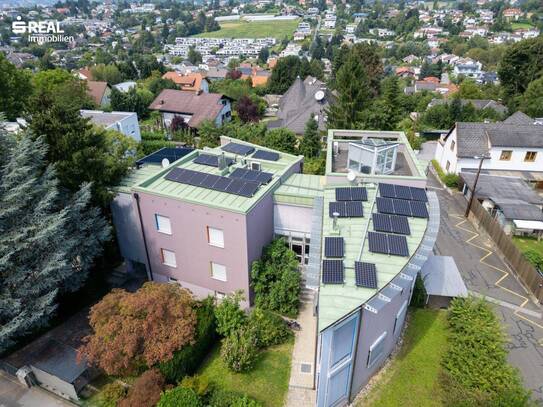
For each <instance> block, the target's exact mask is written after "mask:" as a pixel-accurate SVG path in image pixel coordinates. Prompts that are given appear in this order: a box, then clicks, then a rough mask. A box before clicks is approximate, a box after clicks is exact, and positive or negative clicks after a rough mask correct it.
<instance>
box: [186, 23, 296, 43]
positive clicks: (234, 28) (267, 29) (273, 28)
mask: <svg viewBox="0 0 543 407" xmlns="http://www.w3.org/2000/svg"><path fill="white" fill-rule="evenodd" d="M220 25H221V29H220V30H218V31H211V32H205V33H201V34H198V35H195V37H204V38H265V37H274V38H276V39H277V40H282V39H283V38H285V37H288V38H292V34H293V33H294V31H295V30H296V27H298V19H296V20H278V21H235V22H223V23H220Z"/></svg>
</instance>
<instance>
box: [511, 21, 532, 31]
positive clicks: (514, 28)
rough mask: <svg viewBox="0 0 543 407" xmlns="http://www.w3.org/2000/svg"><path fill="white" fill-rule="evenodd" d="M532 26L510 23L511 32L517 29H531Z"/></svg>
mask: <svg viewBox="0 0 543 407" xmlns="http://www.w3.org/2000/svg"><path fill="white" fill-rule="evenodd" d="M533 27H534V26H533V25H532V24H530V23H519V22H515V23H511V28H512V29H513V30H518V29H519V28H525V29H530V28H533Z"/></svg>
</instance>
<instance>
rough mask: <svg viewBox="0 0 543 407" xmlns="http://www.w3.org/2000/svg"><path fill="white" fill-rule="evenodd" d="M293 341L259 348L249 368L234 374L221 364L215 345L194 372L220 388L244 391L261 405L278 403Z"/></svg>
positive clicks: (285, 385)
mask: <svg viewBox="0 0 543 407" xmlns="http://www.w3.org/2000/svg"><path fill="white" fill-rule="evenodd" d="M293 344H294V340H293V339H290V340H289V341H287V342H286V343H284V344H282V345H277V346H271V347H269V348H268V349H266V350H264V351H262V352H261V353H260V355H259V358H258V360H257V363H256V365H255V367H254V369H253V370H251V371H250V372H247V373H234V372H232V371H230V370H228V368H227V367H226V366H225V365H224V363H223V362H222V359H221V357H220V346H219V345H217V346H216V347H215V348H214V349H213V351H212V352H211V353H210V354H209V356H208V357H207V359H206V360H205V362H204V364H203V366H202V367H201V368H200V370H199V371H198V374H200V375H202V376H204V377H206V378H207V379H208V380H209V383H210V384H212V385H215V386H217V387H219V388H221V389H223V390H227V391H234V392H237V393H246V394H247V395H249V396H250V397H252V398H254V399H256V400H258V401H260V402H261V403H263V404H264V405H265V406H268V407H277V406H282V405H283V404H284V401H285V397H286V394H287V390H288V382H289V379H290V362H291V356H292V347H293Z"/></svg>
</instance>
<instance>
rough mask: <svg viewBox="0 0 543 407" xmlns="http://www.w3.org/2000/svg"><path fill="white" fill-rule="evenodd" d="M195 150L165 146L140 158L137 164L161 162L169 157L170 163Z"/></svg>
mask: <svg viewBox="0 0 543 407" xmlns="http://www.w3.org/2000/svg"><path fill="white" fill-rule="evenodd" d="M193 151H194V149H193V148H185V147H183V148H178V147H164V148H161V149H160V150H157V151H155V152H153V153H151V154H149V155H148V156H145V157H143V158H141V159H139V160H138V161H136V165H137V166H140V165H143V164H145V163H154V164H160V163H162V160H163V159H165V158H167V159H168V161H169V162H170V163H173V162H174V161H177V160H179V159H180V158H182V157H184V156H186V155H187V154H189V153H191V152H193Z"/></svg>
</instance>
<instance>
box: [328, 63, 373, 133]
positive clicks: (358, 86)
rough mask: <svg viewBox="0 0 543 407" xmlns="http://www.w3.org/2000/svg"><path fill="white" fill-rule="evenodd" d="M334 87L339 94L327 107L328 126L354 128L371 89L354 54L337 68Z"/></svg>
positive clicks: (366, 103)
mask: <svg viewBox="0 0 543 407" xmlns="http://www.w3.org/2000/svg"><path fill="white" fill-rule="evenodd" d="M336 89H337V92H338V94H339V96H338V98H337V101H336V103H334V104H332V105H331V106H330V108H329V109H328V128H331V129H355V128H356V126H357V124H358V123H359V122H360V120H361V113H362V111H363V110H364V109H366V108H367V107H368V104H369V101H370V99H371V89H370V83H369V80H368V76H367V74H366V71H365V69H364V67H363V66H362V65H360V62H359V61H358V59H357V58H356V57H355V56H354V55H351V56H349V57H348V58H347V61H346V62H345V63H344V64H343V65H342V66H341V68H340V69H339V71H338V73H337V75H336Z"/></svg>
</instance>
